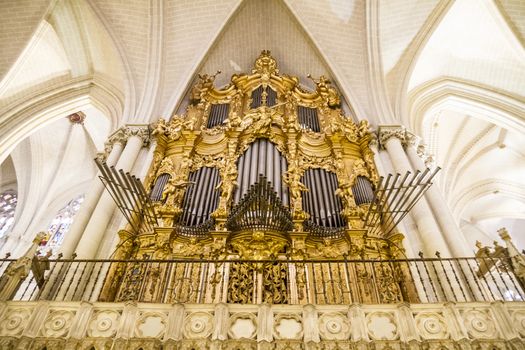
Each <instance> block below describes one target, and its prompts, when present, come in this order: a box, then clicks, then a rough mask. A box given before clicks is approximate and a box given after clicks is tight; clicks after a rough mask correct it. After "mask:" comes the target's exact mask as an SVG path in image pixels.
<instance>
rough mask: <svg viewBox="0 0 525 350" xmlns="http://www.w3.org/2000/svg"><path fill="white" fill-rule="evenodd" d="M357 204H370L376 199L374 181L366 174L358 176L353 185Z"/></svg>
mask: <svg viewBox="0 0 525 350" xmlns="http://www.w3.org/2000/svg"><path fill="white" fill-rule="evenodd" d="M352 194H353V195H354V199H355V204H357V205H361V204H370V203H372V201H373V200H374V189H373V188H372V183H371V182H370V180H368V179H367V178H366V177H364V176H358V177H357V179H356V181H355V184H354V186H352Z"/></svg>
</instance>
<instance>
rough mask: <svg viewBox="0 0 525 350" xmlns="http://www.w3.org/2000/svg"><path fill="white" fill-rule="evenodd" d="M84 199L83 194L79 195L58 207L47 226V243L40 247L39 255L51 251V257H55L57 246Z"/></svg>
mask: <svg viewBox="0 0 525 350" xmlns="http://www.w3.org/2000/svg"><path fill="white" fill-rule="evenodd" d="M83 201H84V195H83V194H82V195H80V196H78V197H76V198H75V199H73V200H71V201H70V202H69V203H68V204H67V205H66V206H65V207H64V208H62V209H60V210H59V211H58V213H57V215H56V216H55V218H54V219H53V221H51V224H50V225H49V227H48V228H47V232H48V233H49V238H48V240H47V243H46V244H45V245H44V246H43V247H42V248H41V249H40V255H46V254H47V253H48V252H49V251H51V252H52V256H51V257H52V258H56V255H57V252H58V248H59V247H60V245H61V244H62V242H63V241H64V236H65V235H66V233H67V231H69V227H70V226H71V224H72V223H73V220H74V219H75V215H76V213H77V212H78V210H79V209H80V205H81V204H82V202H83Z"/></svg>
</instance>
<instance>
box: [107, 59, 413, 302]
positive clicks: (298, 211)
mask: <svg viewBox="0 0 525 350" xmlns="http://www.w3.org/2000/svg"><path fill="white" fill-rule="evenodd" d="M218 73H219V72H217V73H216V74H214V75H207V74H202V75H199V79H198V82H197V84H196V85H195V86H194V87H193V88H192V90H191V92H190V99H191V101H190V102H191V103H190V105H189V106H188V107H187V109H186V112H185V113H182V114H181V115H173V116H172V117H171V118H170V119H169V120H165V119H162V118H160V119H159V120H158V121H157V122H156V123H153V124H152V125H151V126H148V127H146V128H144V127H143V126H128V127H126V128H122V129H120V130H119V131H118V132H116V133H115V134H114V135H113V136H112V138H111V140H112V142H113V143H114V142H123V143H124V142H126V140H127V139H128V138H129V137H130V136H131V135H137V136H140V137H143V140H144V142H145V143H146V142H147V141H148V140H149V138H148V137H149V134H150V131H151V136H152V137H154V138H155V139H156V142H157V146H156V149H155V151H154V154H153V163H152V166H151V167H150V170H149V173H148V175H147V177H146V181H145V188H146V189H149V190H151V189H152V188H153V184H154V183H155V180H156V179H157V177H158V176H159V175H161V174H169V175H170V178H169V180H168V181H167V183H166V184H165V185H164V188H163V189H162V195H161V200H160V201H157V202H155V203H154V204H153V205H154V209H155V213H156V216H157V218H156V220H157V222H155V223H154V228H153V229H149V231H148V232H145V231H146V230H139V231H140V232H141V233H140V234H139V235H137V236H136V237H132V238H129V237H128V238H126V241H123V240H121V242H122V247H121V248H119V253H118V254H121V253H122V254H123V255H122V256H125V257H126V258H142V254H147V256H148V257H150V258H154V259H169V258H174V257H175V258H211V259H218V258H219V257H220V258H225V259H228V258H232V257H236V256H238V257H240V258H242V259H253V260H258V261H262V260H266V259H277V258H280V257H283V256H284V255H285V254H287V253H289V251H290V245H291V242H292V238H291V236H292V235H295V236H297V235H304V237H303V238H302V240H297V239H296V240H295V241H294V243H293V245H294V246H293V249H291V250H292V254H293V255H294V256H295V257H299V256H300V257H301V258H306V259H308V258H319V259H335V258H341V257H343V256H358V257H366V258H378V257H386V256H388V255H389V254H390V245H381V244H379V243H377V242H376V241H373V239H376V238H378V237H366V234H367V231H366V227H364V213H366V209H367V208H366V205H363V206H359V207H358V206H357V205H356V201H355V198H354V194H353V192H352V186H354V184H355V180H356V178H357V177H358V176H364V177H366V178H368V179H370V181H371V182H372V183H373V184H377V182H378V179H379V177H378V174H377V170H376V168H375V164H374V154H373V152H372V150H371V149H370V143H371V142H372V140H373V136H372V135H371V133H370V131H369V125H368V123H367V122H366V121H361V122H359V123H355V122H354V121H353V120H352V118H350V117H347V116H346V115H345V114H344V113H343V111H342V109H341V108H340V105H341V100H340V98H339V94H338V92H337V90H336V89H335V87H334V86H333V85H332V84H331V82H330V80H329V79H328V78H327V77H326V76H320V77H319V78H318V79H313V78H311V77H310V78H311V79H312V80H313V82H314V83H315V91H308V90H307V89H305V88H304V87H302V86H300V85H299V79H298V78H296V77H290V76H286V75H280V74H279V70H278V67H277V62H276V60H275V59H274V58H273V57H272V56H271V55H270V52H269V51H263V52H262V53H261V55H260V56H259V57H258V58H257V60H256V61H255V64H254V68H253V70H252V74H241V75H235V76H233V77H232V78H231V83H230V84H229V85H228V86H226V87H223V88H218V87H215V86H214V81H215V78H216V76H217V74H218ZM260 87H262V89H260ZM254 91H255V92H257V93H258V94H259V96H256V95H252V93H253V92H254ZM273 92H275V96H274V95H273ZM272 96H273V97H275V100H273V99H271V97H272ZM255 97H257V98H258V99H259V100H255V101H257V102H258V105H255V106H254V108H252V106H251V102H253V101H252V99H254V98H255ZM217 103H221V104H222V103H228V104H230V106H229V113H228V115H223V116H221V118H223V120H220V121H219V122H218V125H216V126H215V127H213V128H207V123H206V122H207V118H209V116H210V113H211V111H212V105H213V104H217ZM270 104H273V105H271V106H270ZM299 106H302V107H307V108H311V109H315V110H316V111H315V113H314V112H313V111H308V113H310V112H311V113H312V116H316V117H317V118H318V120H317V122H318V124H316V127H317V126H318V127H319V130H320V131H319V132H314V131H312V128H311V126H308V125H305V115H303V114H300V113H303V111H306V110H305V109H302V108H301V109H299ZM300 119H301V120H300ZM316 130H317V129H316ZM393 136H400V137H401V136H403V137H405V131H404V130H399V128H391V129H388V130H386V129H385V130H383V131H382V132H381V133H380V136H379V139H380V142H381V143H384V142H386V140H387V139H388V138H389V137H393ZM258 138H267V139H268V140H269V141H270V142H272V143H273V144H275V146H276V148H277V150H278V151H279V152H280V154H281V155H282V156H283V157H284V158H285V159H286V165H287V168H286V171H285V170H283V171H282V174H280V175H281V176H282V177H281V179H280V180H282V184H285V185H286V187H285V189H286V190H287V192H286V194H282V196H283V198H280V199H281V200H282V203H285V204H284V206H283V208H284V209H283V211H284V212H285V213H286V214H287V215H288V214H292V215H291V220H292V222H293V229H292V228H291V227H292V225H291V224H290V225H288V226H286V227H287V229H288V228H290V230H291V232H273V231H271V230H266V229H253V230H251V229H250V230H249V231H250V232H244V231H242V230H238V231H242V232H229V231H228V229H227V228H226V224H225V223H226V221H227V220H228V218H229V215H230V214H231V213H232V210H233V208H235V206H234V203H233V202H234V197H235V192H236V190H237V188H238V186H239V184H238V183H237V182H238V181H239V182H240V184H241V185H242V184H243V182H242V181H243V180H242V179H241V180H239V179H240V177H239V173H238V172H239V171H238V166H239V165H238V163H239V159H240V157H241V156H242V155H243V154H245V151H246V150H247V149H248V147H249V146H250V144H252V143H253V142H255V141H256V140H257V139H258ZM243 159H244V158H243ZM281 164H284V161H283V162H282V163H281ZM272 166H275V165H268V167H272ZM202 167H211V168H215V169H217V170H218V172H219V175H220V179H219V180H217V182H214V183H213V186H212V185H209V186H208V187H206V188H204V189H203V188H198V187H199V186H198V184H197V183H195V182H193V181H191V180H190V173H191V172H193V171H197V170H199V169H200V168H202ZM312 168H313V169H324V170H326V171H328V172H332V173H335V174H336V177H337V179H336V180H337V185H336V186H337V190H336V191H335V195H336V196H337V197H336V198H333V201H334V203H335V202H337V208H340V206H341V204H342V211H341V213H335V214H334V215H338V216H339V215H341V216H342V219H341V217H338V219H340V221H341V223H340V224H339V223H338V225H340V226H341V227H337V228H336V229H337V232H336V233H337V234H335V233H334V234H332V235H330V236H327V237H324V238H323V237H322V235H321V236H316V234H315V232H314V229H313V228H311V227H312V226H308V224H309V221H307V220H309V219H310V214H309V213H307V212H306V210H309V211H310V212H312V210H314V209H312V208H310V209H308V208H306V207H305V208H303V196H305V192H307V191H308V188H307V187H306V185H305V183H303V182H302V181H301V179H302V178H303V175H304V174H305V171H306V170H307V169H312ZM334 178H335V177H334ZM192 179H193V177H192ZM196 181H197V180H196ZM214 181H215V180H214ZM217 184H218V185H217ZM192 186H195V187H193V188H194V189H195V191H192V192H190V193H193V196H196V193H197V192H199V191H200V192H199V193H203V192H202V191H206V192H209V193H214V194H217V193H219V196H218V198H217V197H213V198H214V202H213V205H210V206H211V207H212V208H211V209H210V210H209V212H206V213H203V211H204V209H203V208H197V209H195V208H191V207H190V206H188V205H186V204H185V203H183V202H185V200H184V198H185V194H186V193H188V192H187V191H188V189H189V188H192ZM212 187H214V188H212ZM218 191H220V192H218ZM330 195H331V194H330ZM285 196H286V200H285ZM186 198H190V197H189V196H188V197H186ZM208 198H210V197H208ZM339 199H340V201H339ZM330 200H332V197H330ZM210 203H211V201H210ZM288 203H289V205H288ZM206 205H208V203H206ZM192 210H196V211H197V212H196V213H195V212H191V215H194V216H192V217H199V218H202V217H204V218H205V220H206V225H204V224H202V223H200V224H198V225H190V224H187V226H184V225H186V224H184V225H183V224H182V222H183V220H181V219H182V218H184V216H182V217H181V214H182V213H184V214H185V215H186V214H187V213H189V212H190V211H192ZM206 210H207V209H206ZM316 210H319V209H316ZM336 211H339V209H337V210H336ZM251 213H252V214H255V213H256V210H253V212H251ZM332 214H333V213H332ZM192 220H193V219H192ZM192 222H193V221H192ZM208 223H209V225H208ZM199 225H202V227H204V228H202V230H201V226H199ZM144 226H146V225H144ZM230 229H231V228H230ZM192 230H193V231H192ZM197 230H201V231H202V232H201V231H198V232H199V235H197V234H195V235H194V232H197ZM232 230H234V229H232ZM305 230H306V231H308V230H310V231H311V232H304V231H305ZM128 231H130V230H128ZM143 231H144V232H143ZM333 232H335V231H333ZM221 234H222V235H223V237H222V238H220V239H218V238H217V239H216V238H215V237H216V236H214V235H221ZM349 237H351V238H349ZM123 249H125V250H126V252H125V254H124V252H123ZM221 264H222V263H221ZM260 264H263V262H261V263H260ZM262 266H263V265H256V268H252V267H250V266H248V265H246V266H245V265H243V264H237V263H232V264H229V265H228V264H226V263H224V264H223V265H221V267H220V269H223V270H227V271H228V274H229V275H228V276H229V280H228V282H224V283H225V285H224V286H222V287H221V282H220V281H221V278H224V276H223V275H221V273H222V272H219V271H222V270H220V269H219V268H218V269H217V270H215V271H214V275H213V276H211V277H210V281H213V283H215V284H214V288H212V289H213V293H214V294H213V295H214V297H217V298H219V297H220V296H219V295H218V293H220V292H219V291H220V288H227V287H228V286H227V285H226V284H229V285H230V286H231V287H232V288H233V289H236V290H237V289H239V288H240V290H241V291H234V290H232V291H230V290H229V289H230V288H228V291H227V292H226V291H224V295H226V294H227V298H228V300H230V301H234V302H241V303H243V302H249V301H251V300H253V298H254V297H257V298H259V299H260V300H259V301H264V300H267V301H268V302H271V303H282V302H284V300H288V299H287V298H288V296H287V294H286V293H287V286H286V285H283V284H282V283H283V281H286V278H288V273H290V271H287V270H285V269H282V266H280V265H275V266H272V267H268V268H266V269H262ZM358 270H359V271H358ZM334 271H335V270H334ZM334 271H332V270H326V271H324V270H315V271H313V272H312V273H314V274H315V275H314V276H317V275H318V274H322V273H333V272H334ZM195 273H197V272H195V271H193V270H192V272H188V270H187V269H186V266H185V264H180V266H177V268H175V269H174V271H172V272H171V275H170V276H171V277H170V281H172V282H173V281H176V282H178V283H176V284H175V285H174V286H173V287H172V290H171V291H170V293H168V294H167V295H166V296H165V299H166V300H170V301H183V300H190V299H191V298H196V293H197V290H199V288H200V287H199V286H198V285H196V284H195V283H197V281H198V280H199V277H198V276H197V277H195V278H193V274H195ZM353 273H354V275H355V277H359V276H360V277H362V278H370V276H371V275H373V274H377V276H379V277H380V278H381V288H382V291H384V295H383V298H386V299H392V300H393V299H395V298H397V297H398V296H399V295H398V294H399V291H398V290H396V289H395V288H394V287H395V285H394V284H393V283H392V279H393V277H395V271H389V270H388V269H385V270H380V271H372V270H367V269H366V268H364V269H356V271H355V272H353ZM167 274H168V272H166V271H165V270H163V269H162V268H161V267H159V266H156V265H151V266H150V267H149V268H148V271H146V270H145V269H144V267H143V266H142V267H141V266H138V265H135V264H134V263H129V264H128V263H120V264H114V266H112V268H111V271H110V276H111V277H114V278H110V279H108V280H107V282H105V283H106V284H105V286H104V289H103V290H104V291H105V295H106V296H107V297H108V298H111V296H116V297H117V299H119V300H135V299H140V298H149V299H148V300H155V298H158V295H159V291H160V290H162V288H165V284H164V285H163V283H167V281H164V279H165V278H164V276H165V275H167ZM254 274H263V275H264V276H265V282H263V283H262V286H254V285H253V276H254ZM297 276H298V278H299V281H305V283H306V281H307V280H308V278H310V277H309V276H307V273H306V272H305V270H304V269H298V270H297ZM336 280H337V279H334V281H336ZM341 281H342V279H341ZM173 283H174V282H173ZM210 283H212V282H210ZM300 283H302V282H300ZM137 286H141V288H138V287H137ZM257 288H262V289H263V292H261V294H259V295H257V296H254V294H253V293H252V292H254V291H255V290H256V289H257ZM338 288H339V289H338ZM355 288H356V289H357V288H358V287H355ZM359 288H361V287H359ZM367 288H368V287H367V286H363V293H364V294H366V293H369V294H371V293H372V290H368V291H367ZM271 291H273V292H271ZM331 291H333V293H334V297H336V296H337V297H340V298H342V295H343V294H344V293H343V289H342V287H334V288H333V289H331ZM348 292H349V291H347V294H348ZM210 293H211V292H210ZM215 293H217V294H215ZM236 293H238V294H236ZM396 293H397V294H396ZM298 294H299V295H301V298H303V297H305V295H306V291H305V290H304V289H301V288H299V289H298Z"/></svg>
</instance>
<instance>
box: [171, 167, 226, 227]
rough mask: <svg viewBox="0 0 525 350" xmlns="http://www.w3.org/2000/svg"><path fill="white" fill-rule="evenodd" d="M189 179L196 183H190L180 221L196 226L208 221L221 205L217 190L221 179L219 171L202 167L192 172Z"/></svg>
mask: <svg viewBox="0 0 525 350" xmlns="http://www.w3.org/2000/svg"><path fill="white" fill-rule="evenodd" d="M189 181H192V182H195V184H193V185H191V184H190V185H189V187H188V189H187V190H186V193H185V194H184V199H183V206H182V211H183V213H182V216H181V220H180V223H181V224H183V225H186V226H195V225H200V224H202V223H204V222H206V221H207V220H208V219H209V218H210V214H211V213H212V212H213V211H214V210H215V209H217V206H218V205H219V194H218V190H215V188H217V186H218V185H219V181H220V176H219V171H218V170H217V169H215V168H210V167H202V168H200V169H198V170H196V171H192V172H191V173H190V176H189Z"/></svg>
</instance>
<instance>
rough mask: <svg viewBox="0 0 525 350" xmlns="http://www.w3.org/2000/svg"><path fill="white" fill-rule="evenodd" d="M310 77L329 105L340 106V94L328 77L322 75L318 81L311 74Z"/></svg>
mask: <svg viewBox="0 0 525 350" xmlns="http://www.w3.org/2000/svg"><path fill="white" fill-rule="evenodd" d="M308 78H310V79H311V80H312V81H313V82H314V84H315V85H317V89H316V90H317V93H318V94H319V95H321V97H322V98H323V99H325V100H326V101H327V104H328V106H329V107H339V105H340V104H341V100H340V99H339V94H338V93H337V90H336V89H335V88H334V87H333V86H330V85H331V84H332V82H331V81H330V80H329V79H328V78H326V77H325V76H324V75H321V76H320V77H319V80H317V81H316V80H315V79H314V78H313V77H312V76H311V75H310V74H308Z"/></svg>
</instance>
